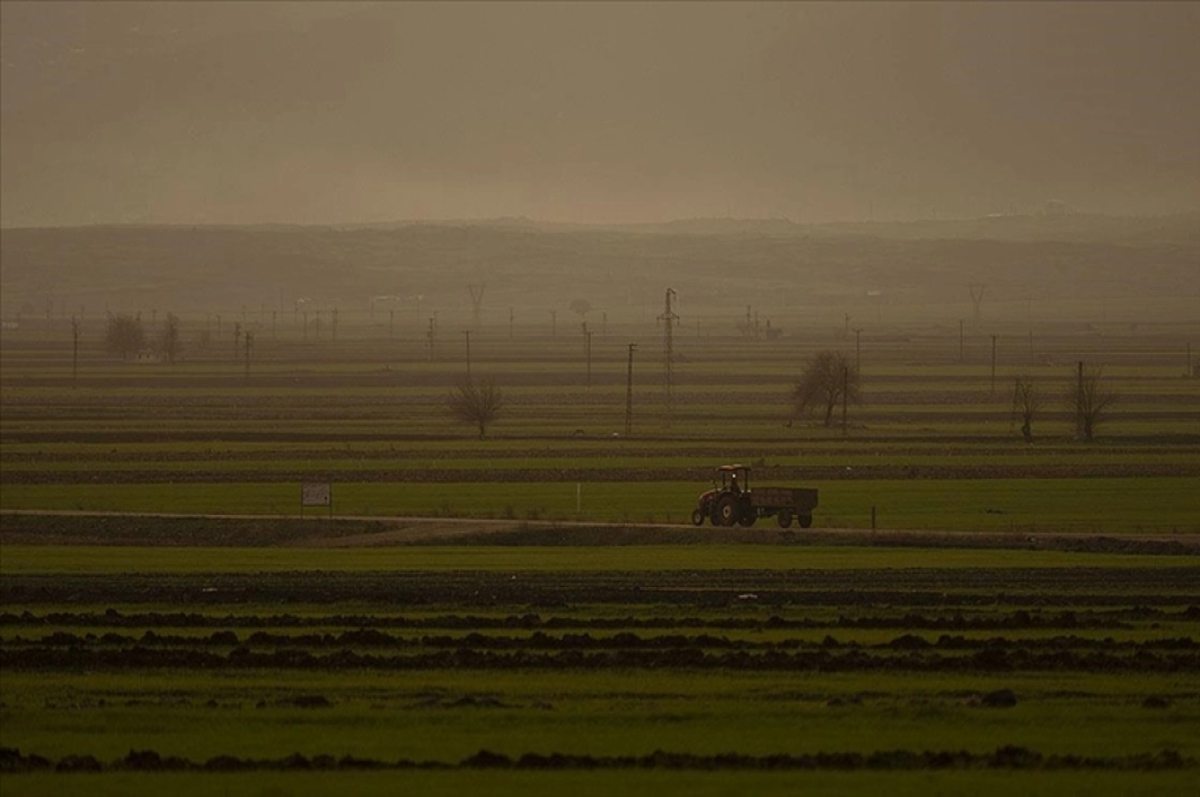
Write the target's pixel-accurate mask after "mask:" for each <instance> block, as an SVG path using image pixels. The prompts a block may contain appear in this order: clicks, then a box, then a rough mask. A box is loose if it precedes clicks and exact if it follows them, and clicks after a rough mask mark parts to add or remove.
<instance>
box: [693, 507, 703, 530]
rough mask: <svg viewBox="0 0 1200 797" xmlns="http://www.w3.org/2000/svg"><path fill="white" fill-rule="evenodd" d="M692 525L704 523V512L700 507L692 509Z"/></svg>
mask: <svg viewBox="0 0 1200 797" xmlns="http://www.w3.org/2000/svg"><path fill="white" fill-rule="evenodd" d="M692 525H693V526H703V525H704V512H703V511H701V510H700V509H693V510H692Z"/></svg>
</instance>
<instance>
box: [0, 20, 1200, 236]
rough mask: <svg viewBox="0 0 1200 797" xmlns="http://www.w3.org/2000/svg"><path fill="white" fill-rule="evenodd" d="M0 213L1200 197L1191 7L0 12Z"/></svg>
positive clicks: (248, 219)
mask: <svg viewBox="0 0 1200 797" xmlns="http://www.w3.org/2000/svg"><path fill="white" fill-rule="evenodd" d="M0 61H2V70H0V222H2V223H3V225H5V226H24V225H45V224H87V223H101V222H104V223H107V222H175V223H257V222H294V223H325V222H328V223H345V222H368V221H385V220H399V219H444V218H464V217H494V216H517V215H525V216H529V217H531V218H537V219H545V220H552V221H583V222H614V221H642V220H645V221H663V220H669V219H675V218H688V217H709V216H727V215H732V216H737V217H788V218H791V219H793V220H796V221H804V222H814V221H833V220H851V219H865V218H867V217H868V215H869V214H870V213H872V212H873V214H874V218H876V219H903V220H907V219H914V218H929V217H932V216H935V215H936V216H938V217H968V216H980V215H984V214H988V213H995V212H1008V211H1010V210H1012V209H1015V210H1017V211H1019V212H1028V211H1031V210H1034V209H1036V208H1040V207H1041V206H1043V205H1044V204H1045V203H1046V202H1047V201H1048V200H1050V199H1058V200H1062V201H1065V202H1067V203H1068V204H1070V205H1071V206H1073V207H1075V208H1077V209H1079V210H1083V211H1093V212H1103V213H1134V214H1155V213H1168V212H1175V211H1183V210H1197V209H1200V3H1182V2H1169V3H1163V4H1156V3H1131V4H1120V3H1095V4H1092V3H1076V2H1070V3H1063V4H1047V3H1027V2H1019V3H1011V4H980V3H947V4H936V3H916V4H912V5H906V4H900V3H887V4H880V5H874V4H868V3H857V2H856V3H842V4H836V5H825V4H818V3H811V4H810V3H769V4H761V5H760V4H753V3H745V2H742V3H715V4H687V3H680V2H671V3H664V4H638V3H632V2H612V3H596V4H582V3H569V4H568V3H563V4H555V3H533V4H501V3H483V4H471V3H436V4H435V3H415V4H400V3H383V4H353V3H332V2H330V3H314V4H289V3H282V2H269V3H232V2H219V3H197V4H188V3H178V2H163V3H151V2H136V3H128V4H125V3H116V2H97V3H82V4H75V3H67V2H36V3H21V2H9V0H4V2H2V3H0Z"/></svg>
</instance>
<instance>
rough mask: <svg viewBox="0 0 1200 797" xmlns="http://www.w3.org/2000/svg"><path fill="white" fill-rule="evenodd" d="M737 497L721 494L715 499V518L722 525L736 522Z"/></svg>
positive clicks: (730, 524)
mask: <svg viewBox="0 0 1200 797" xmlns="http://www.w3.org/2000/svg"><path fill="white" fill-rule="evenodd" d="M737 519H738V511H737V499H736V498H734V497H733V496H732V495H723V496H721V498H720V500H718V501H717V520H719V521H720V523H721V525H722V526H732V525H733V524H734V523H736V522H737Z"/></svg>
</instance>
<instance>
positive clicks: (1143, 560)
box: [0, 545, 1200, 575]
mask: <svg viewBox="0 0 1200 797" xmlns="http://www.w3.org/2000/svg"><path fill="white" fill-rule="evenodd" d="M3 554H4V555H3V558H2V559H0V575H11V574H30V573H97V574H98V573H109V574H119V573H215V572H229V573H255V572H287V571H296V570H320V571H332V572H378V571H390V572H404V571H440V572H444V571H454V570H480V571H487V572H502V573H503V572H510V571H511V572H514V573H519V572H588V571H630V572H653V571H664V570H674V571H687V570H793V569H794V570H801V571H802V570H807V569H814V570H848V571H850V570H858V569H863V568H894V569H902V568H1017V567H1022V568H1024V567H1134V568H1142V567H1172V568H1173V567H1196V566H1198V565H1200V557H1193V556H1142V555H1138V556H1134V555H1121V554H1093V553H1069V552H1062V551H1027V550H965V549H959V550H955V549H939V550H929V549H894V548H892V549H889V548H849V547H834V548H818V547H807V546H805V547H780V546H755V545H695V546H674V545H647V546H636V547H624V546H621V547H609V546H605V547H586V548H585V547H574V546H563V547H536V546H528V547H491V546H440V547H425V546H420V547H403V548H336V549H304V548H156V547H150V546H147V547H121V546H102V547H87V546H13V545H8V546H4V548H3Z"/></svg>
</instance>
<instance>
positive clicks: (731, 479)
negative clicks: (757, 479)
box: [713, 465, 750, 495]
mask: <svg viewBox="0 0 1200 797" xmlns="http://www.w3.org/2000/svg"><path fill="white" fill-rule="evenodd" d="M713 487H714V488H716V489H717V490H718V491H719V492H731V493H733V494H735V495H740V494H742V493H745V492H749V491H750V468H748V467H746V466H745V465H722V466H721V467H719V468H717V472H716V473H715V474H714V476H713Z"/></svg>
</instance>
